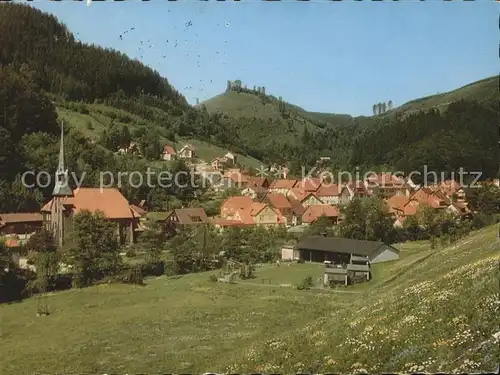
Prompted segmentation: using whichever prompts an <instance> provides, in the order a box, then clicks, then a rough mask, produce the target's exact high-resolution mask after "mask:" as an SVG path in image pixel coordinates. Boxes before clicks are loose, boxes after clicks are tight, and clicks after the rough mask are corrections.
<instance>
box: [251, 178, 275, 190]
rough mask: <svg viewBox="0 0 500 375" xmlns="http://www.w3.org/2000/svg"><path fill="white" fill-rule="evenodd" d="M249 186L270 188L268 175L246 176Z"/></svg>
mask: <svg viewBox="0 0 500 375" xmlns="http://www.w3.org/2000/svg"><path fill="white" fill-rule="evenodd" d="M246 179H247V187H258V188H262V189H264V190H268V189H269V185H270V183H269V180H268V179H267V178H266V177H256V176H246Z"/></svg>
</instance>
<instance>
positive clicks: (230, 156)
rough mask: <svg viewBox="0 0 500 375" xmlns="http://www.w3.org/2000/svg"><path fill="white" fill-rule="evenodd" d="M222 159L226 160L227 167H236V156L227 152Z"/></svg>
mask: <svg viewBox="0 0 500 375" xmlns="http://www.w3.org/2000/svg"><path fill="white" fill-rule="evenodd" d="M224 158H226V160H227V163H228V166H229V167H231V168H234V167H235V166H236V155H234V154H232V153H230V152H228V153H227V154H226V155H224Z"/></svg>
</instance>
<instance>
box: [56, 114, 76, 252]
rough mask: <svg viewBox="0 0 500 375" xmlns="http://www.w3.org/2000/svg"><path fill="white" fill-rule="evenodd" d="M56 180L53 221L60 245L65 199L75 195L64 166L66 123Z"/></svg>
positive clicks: (62, 133)
mask: <svg viewBox="0 0 500 375" xmlns="http://www.w3.org/2000/svg"><path fill="white" fill-rule="evenodd" d="M55 177H56V180H55V184H54V190H53V191H52V197H53V200H52V209H51V211H52V212H51V221H52V223H51V224H52V228H53V233H54V238H55V240H56V243H57V244H58V246H59V247H61V246H62V245H63V244H64V200H65V198H66V197H72V196H73V190H71V187H70V186H69V178H68V170H67V169H65V168H64V124H63V123H61V142H60V146H59V164H58V165H57V171H56V175H55Z"/></svg>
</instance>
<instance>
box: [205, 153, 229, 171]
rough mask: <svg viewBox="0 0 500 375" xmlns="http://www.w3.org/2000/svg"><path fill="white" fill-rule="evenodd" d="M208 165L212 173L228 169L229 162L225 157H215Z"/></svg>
mask: <svg viewBox="0 0 500 375" xmlns="http://www.w3.org/2000/svg"><path fill="white" fill-rule="evenodd" d="M210 165H211V166H212V169H213V170H214V171H224V170H225V169H227V168H228V167H229V161H228V159H227V158H226V157H225V156H223V157H217V158H215V159H213V160H212V161H211V162H210Z"/></svg>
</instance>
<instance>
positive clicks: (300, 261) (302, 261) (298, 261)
mask: <svg viewBox="0 0 500 375" xmlns="http://www.w3.org/2000/svg"><path fill="white" fill-rule="evenodd" d="M305 262H306V261H305V260H304V259H299V260H297V263H300V264H304V263H305Z"/></svg>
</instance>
